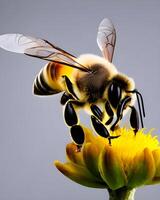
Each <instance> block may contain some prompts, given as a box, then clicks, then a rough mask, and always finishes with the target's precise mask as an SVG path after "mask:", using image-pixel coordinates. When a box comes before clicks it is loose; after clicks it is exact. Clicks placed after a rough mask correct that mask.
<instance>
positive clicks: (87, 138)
mask: <svg viewBox="0 0 160 200" xmlns="http://www.w3.org/2000/svg"><path fill="white" fill-rule="evenodd" d="M83 130H84V133H85V143H87V142H94V140H95V137H96V136H95V135H94V134H93V132H92V131H91V130H90V129H89V128H87V127H84V126H83Z"/></svg>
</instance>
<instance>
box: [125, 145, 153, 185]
mask: <svg viewBox="0 0 160 200" xmlns="http://www.w3.org/2000/svg"><path fill="white" fill-rule="evenodd" d="M154 173H155V164H154V159H153V155H152V152H151V151H150V150H149V149H148V148H145V149H144V151H143V152H142V153H141V154H138V155H137V156H135V158H134V160H133V164H132V166H131V172H130V177H129V181H128V186H129V187H131V188H135V187H138V186H141V185H144V184H146V183H147V182H148V181H150V180H151V179H152V178H153V176H154Z"/></svg>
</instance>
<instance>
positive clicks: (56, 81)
mask: <svg viewBox="0 0 160 200" xmlns="http://www.w3.org/2000/svg"><path fill="white" fill-rule="evenodd" d="M72 72H73V69H72V68H70V67H67V66H64V65H62V64H57V63H53V62H50V63H48V64H47V65H46V66H45V67H44V68H42V69H41V71H40V72H39V73H38V75H37V76H36V78H35V80H34V83H33V93H34V94H35V95H42V96H45V95H53V94H57V93H59V92H62V91H64V90H65V86H64V84H63V81H62V80H63V79H62V76H64V75H71V73H72Z"/></svg>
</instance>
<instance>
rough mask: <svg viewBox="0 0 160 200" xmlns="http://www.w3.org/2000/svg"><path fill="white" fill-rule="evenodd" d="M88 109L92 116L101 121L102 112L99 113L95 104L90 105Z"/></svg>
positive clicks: (99, 110)
mask: <svg viewBox="0 0 160 200" xmlns="http://www.w3.org/2000/svg"><path fill="white" fill-rule="evenodd" d="M90 108H91V111H92V113H93V115H94V116H96V117H97V118H98V119H99V120H100V121H102V119H103V112H102V111H101V109H100V108H99V107H98V106H97V105H95V104H92V105H91V106H90Z"/></svg>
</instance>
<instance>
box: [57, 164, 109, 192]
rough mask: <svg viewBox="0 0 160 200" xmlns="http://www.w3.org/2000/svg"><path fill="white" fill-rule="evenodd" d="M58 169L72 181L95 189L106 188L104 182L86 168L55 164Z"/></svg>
mask: <svg viewBox="0 0 160 200" xmlns="http://www.w3.org/2000/svg"><path fill="white" fill-rule="evenodd" d="M54 164H55V166H56V167H57V169H58V170H59V171H60V172H61V173H62V174H63V175H65V176H67V177H68V178H70V179H71V180H72V181H75V182H76V183H79V184H81V185H84V186H87V187H93V188H106V185H105V183H104V182H101V181H99V179H97V178H96V177H94V176H93V175H92V174H91V173H90V172H89V171H88V170H87V169H86V168H84V167H82V166H79V165H77V164H73V163H65V164H63V163H61V162H59V161H55V162H54Z"/></svg>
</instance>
